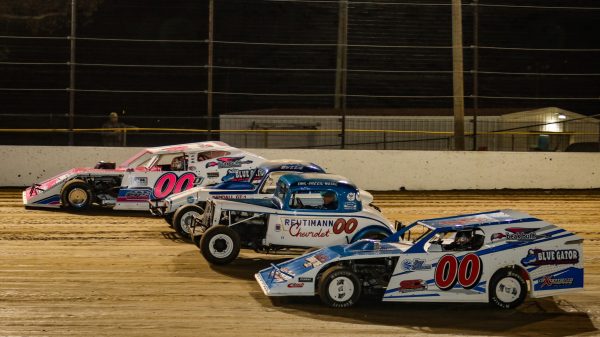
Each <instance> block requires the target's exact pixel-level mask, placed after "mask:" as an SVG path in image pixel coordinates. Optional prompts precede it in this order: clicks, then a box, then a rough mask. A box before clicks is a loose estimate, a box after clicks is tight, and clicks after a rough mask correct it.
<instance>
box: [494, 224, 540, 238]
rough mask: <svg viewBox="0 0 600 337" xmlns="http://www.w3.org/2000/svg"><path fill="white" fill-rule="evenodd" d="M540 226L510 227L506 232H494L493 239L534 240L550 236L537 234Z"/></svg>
mask: <svg viewBox="0 0 600 337" xmlns="http://www.w3.org/2000/svg"><path fill="white" fill-rule="evenodd" d="M538 230H539V228H522V227H510V228H507V229H506V232H505V233H494V234H492V237H491V240H492V241H494V240H501V239H506V241H533V240H536V239H539V238H545V237H548V235H546V234H537V233H535V232H536V231H538Z"/></svg>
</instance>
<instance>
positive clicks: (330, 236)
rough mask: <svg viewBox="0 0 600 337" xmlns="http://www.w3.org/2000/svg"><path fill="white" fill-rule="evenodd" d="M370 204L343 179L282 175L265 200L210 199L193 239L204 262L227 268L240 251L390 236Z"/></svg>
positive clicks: (388, 227)
mask: <svg viewBox="0 0 600 337" xmlns="http://www.w3.org/2000/svg"><path fill="white" fill-rule="evenodd" d="M372 201H373V196H372V195H371V194H370V193H369V192H367V191H363V190H360V189H358V188H357V187H356V185H354V184H353V183H352V182H350V181H349V180H348V179H347V178H345V177H342V176H338V175H333V174H325V173H301V174H287V175H283V176H281V177H280V178H279V180H278V182H277V188H276V190H275V193H274V195H273V197H272V198H270V199H232V200H214V199H211V200H209V201H208V202H207V203H206V210H205V212H204V215H203V217H202V218H201V219H199V220H198V221H196V222H194V226H192V238H193V240H194V243H196V244H197V245H198V246H199V248H200V251H201V252H202V255H203V256H204V258H205V259H206V260H207V261H208V262H210V263H213V264H227V263H230V262H232V261H233V260H234V259H235V258H236V257H237V255H238V254H239V252H240V248H242V247H244V248H251V249H254V250H256V251H260V252H270V251H276V250H278V249H287V248H310V247H325V246H329V245H333V244H341V243H348V242H354V241H357V240H360V239H364V238H385V237H387V236H389V235H392V233H393V228H394V227H393V225H392V224H391V223H390V222H389V221H388V220H387V219H386V218H385V217H383V215H382V214H381V212H380V211H379V209H378V208H377V207H375V206H373V205H372V204H371V202H372Z"/></svg>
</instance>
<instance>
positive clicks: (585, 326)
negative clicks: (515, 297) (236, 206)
mask: <svg viewBox="0 0 600 337" xmlns="http://www.w3.org/2000/svg"><path fill="white" fill-rule="evenodd" d="M198 257H199V258H202V256H201V255H200V254H199V252H198ZM288 258H289V256H285V257H284V256H282V257H281V258H279V257H278V256H274V255H268V256H265V257H264V258H263V257H257V258H248V257H239V258H238V259H236V260H235V261H234V262H233V263H231V264H229V265H226V266H210V268H211V269H212V270H213V271H215V272H217V273H219V274H222V275H224V276H228V277H234V278H237V279H242V280H253V279H254V274H255V273H256V272H257V271H259V270H261V269H263V268H267V267H269V265H270V264H271V263H279V262H282V261H284V260H286V259H288ZM255 288H256V291H253V292H251V293H250V295H251V296H252V297H254V299H255V300H256V301H257V302H258V303H260V305H262V306H263V307H268V308H270V309H275V310H281V311H284V312H286V313H288V314H293V315H297V316H300V317H306V318H311V319H319V320H325V321H332V320H335V321H339V322H348V323H353V324H379V325H386V326H397V327H404V328H407V329H412V330H415V331H418V332H421V333H431V334H442V333H460V334H464V335H496V336H540V335H544V336H557V337H559V336H568V335H574V334H582V333H590V332H594V331H597V329H596V328H595V327H594V325H593V323H592V321H591V319H590V317H589V316H588V314H586V313H583V312H578V311H577V309H576V308H574V307H573V306H571V305H570V304H569V302H568V301H565V300H561V299H559V300H556V299H554V298H544V299H536V300H528V301H526V302H525V303H524V304H523V305H521V306H520V307H519V308H518V309H517V310H501V309H497V308H495V307H492V306H490V305H488V304H486V303H409V302H406V303H398V302H396V303H390V302H381V301H380V300H379V299H378V298H373V297H363V298H362V299H361V301H360V302H359V303H358V304H357V305H356V306H355V307H353V308H349V309H332V308H329V307H326V306H324V305H323V304H322V303H321V301H320V300H319V298H318V297H316V296H315V297H271V298H268V297H266V296H265V295H263V293H262V291H261V290H260V287H259V286H258V284H256V287H255Z"/></svg>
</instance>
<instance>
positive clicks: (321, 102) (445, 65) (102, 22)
mask: <svg viewBox="0 0 600 337" xmlns="http://www.w3.org/2000/svg"><path fill="white" fill-rule="evenodd" d="M40 1H41V0H40ZM55 2H56V3H54V2H40V6H34V7H35V8H19V6H27V4H26V3H23V4H15V6H13V7H10V6H9V7H7V8H4V11H5V12H6V14H3V15H0V71H2V74H4V76H2V77H0V100H1V101H2V104H1V105H0V125H1V126H0V129H1V130H0V143H2V144H39V145H47V144H54V145H66V144H72V145H91V146H96V145H103V144H108V143H111V144H115V143H116V144H119V145H124V146H152V145H162V144H166V143H179V142H188V141H202V140H207V139H221V140H223V141H226V142H229V143H231V144H232V145H235V146H243V147H277V148H349V149H407V150H452V149H453V148H452V146H453V145H452V144H453V141H452V140H453V134H452V119H451V116H452V112H451V111H449V110H447V109H449V108H450V107H451V106H452V99H453V93H452V75H453V72H452V42H451V33H450V32H451V2H450V1H438V2H405V1H399V0H389V1H380V0H364V1H345V0H285V1H282V0H252V1H249V0H208V1H200V2H198V1H190V0H177V1H172V2H169V3H162V2H156V3H148V2H145V1H132V2H120V1H116V0H94V1H85V0H74V1H71V0H68V1H67V0H64V1H63V0H56V1H55ZM33 3H35V1H33V2H32V4H33ZM42 4H43V5H42ZM69 5H72V6H69ZM29 6H31V4H29ZM0 8H3V7H0ZM25 9H27V10H29V11H30V12H32V14H35V15H30V16H27V15H23V14H22V13H24V12H27V11H25ZM36 11H37V12H36ZM34 12H35V13H34ZM46 12H48V13H46ZM462 12H463V43H464V46H465V47H464V69H465V71H464V74H463V75H464V85H465V97H464V98H465V103H466V107H467V109H468V110H469V113H468V116H466V119H465V131H466V134H467V138H466V142H467V144H466V145H467V148H468V149H472V150H490V151H492V150H493V151H531V150H548V151H554V150H556V151H564V150H567V149H568V148H569V146H570V145H571V144H576V143H598V127H597V125H598V122H597V119H595V118H584V117H585V116H595V115H594V114H595V113H597V112H598V110H599V108H600V97H599V96H598V89H599V87H598V78H599V77H600V63H598V62H597V61H596V60H597V56H598V54H600V39H599V38H598V35H597V34H593V32H594V29H593V27H595V26H596V23H597V22H598V20H599V19H600V7H597V6H596V4H595V2H593V1H586V0H577V1H567V0H556V1H553V2H552V3H549V4H540V3H539V2H538V1H534V0H523V1H515V0H503V1H496V2H494V3H488V2H486V1H473V2H471V1H463V2H462ZM50 14H51V15H50ZM47 17H48V18H51V20H50V19H48V20H47V19H46V18H47ZM132 17H136V18H141V19H139V20H138V19H131V18H132ZM77 18H79V20H76V19H77ZM554 107H560V108H561V109H558V108H554ZM294 109H296V110H302V113H301V114H300V115H294V114H290V113H289V111H290V110H294ZM361 109H362V110H365V111H366V112H364V113H357V112H356V111H357V110H361ZM424 109H446V111H445V112H443V113H431V112H429V113H425V114H423V113H414V111H417V110H424ZM490 109H497V110H498V111H496V112H495V113H488V112H489V110H490ZM540 109H545V110H546V111H551V112H549V113H546V112H544V113H539V111H537V110H540ZM263 110H271V112H270V113H269V114H267V115H263V114H261V111H263ZM111 111H115V112H117V113H118V115H119V117H120V122H121V123H123V124H122V125H120V127H119V129H121V130H111V131H110V132H112V134H111V136H110V137H109V136H107V134H108V133H109V131H107V130H106V128H105V123H106V120H107V118H108V113H109V112H111ZM486 111H488V112H486ZM448 112H449V113H448ZM519 112H520V113H522V114H523V115H521V116H518V118H517V116H512V117H514V118H512V119H511V118H509V117H507V116H509V115H511V113H519ZM525 113H528V115H526V114H525ZM549 115H551V118H550V117H548V116H549ZM558 115H561V116H563V115H564V116H565V119H564V120H555V119H557V117H556V116H558ZM540 124H543V125H546V126H544V127H541V126H540ZM558 126H560V127H558ZM103 127H104V130H103ZM124 128H126V129H127V130H126V132H124V131H123V129H124ZM111 139H112V140H111ZM107 140H109V141H107Z"/></svg>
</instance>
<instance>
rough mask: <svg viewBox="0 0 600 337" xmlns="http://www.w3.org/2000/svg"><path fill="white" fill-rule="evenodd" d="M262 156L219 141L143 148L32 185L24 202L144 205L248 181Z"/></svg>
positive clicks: (136, 207)
mask: <svg viewBox="0 0 600 337" xmlns="http://www.w3.org/2000/svg"><path fill="white" fill-rule="evenodd" d="M264 160H265V159H264V158H262V157H260V156H257V155H255V154H252V153H249V152H246V151H242V150H240V149H237V148H234V147H231V146H229V145H227V144H225V143H222V142H200V143H190V144H181V145H172V146H163V147H154V148H148V149H145V150H143V151H141V152H139V153H137V154H136V155H134V156H133V157H131V158H129V159H128V160H127V161H125V162H124V163H122V164H120V165H119V166H116V165H115V163H105V162H100V163H98V164H97V165H96V167H95V168H75V169H72V170H69V171H67V172H63V173H61V174H59V175H57V176H55V177H52V178H50V179H48V180H45V181H43V182H41V183H39V184H33V185H32V186H31V187H29V188H27V189H26V190H25V191H24V192H23V204H24V205H25V206H26V207H50V208H59V207H66V208H71V209H75V210H81V209H86V208H88V207H89V206H90V205H92V204H98V205H101V206H108V207H113V208H114V209H117V210H147V209H148V200H150V199H158V200H160V199H163V198H165V197H167V196H169V195H170V194H172V193H178V192H181V191H184V190H187V189H189V188H192V187H194V186H203V185H210V184H216V183H219V182H222V181H245V180H248V178H249V176H250V173H251V172H252V171H253V170H254V169H256V167H257V166H258V165H260V164H261V163H262V162H263V161H264Z"/></svg>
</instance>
